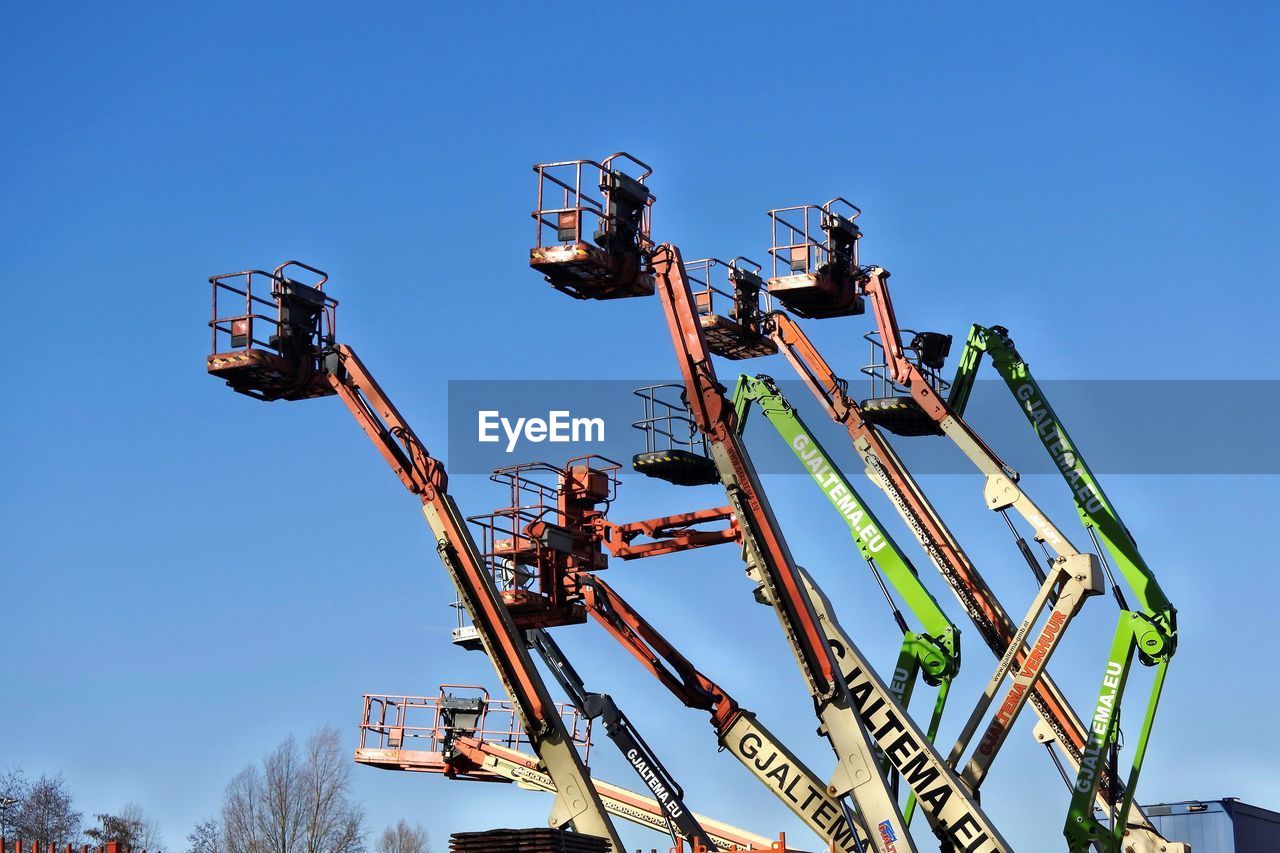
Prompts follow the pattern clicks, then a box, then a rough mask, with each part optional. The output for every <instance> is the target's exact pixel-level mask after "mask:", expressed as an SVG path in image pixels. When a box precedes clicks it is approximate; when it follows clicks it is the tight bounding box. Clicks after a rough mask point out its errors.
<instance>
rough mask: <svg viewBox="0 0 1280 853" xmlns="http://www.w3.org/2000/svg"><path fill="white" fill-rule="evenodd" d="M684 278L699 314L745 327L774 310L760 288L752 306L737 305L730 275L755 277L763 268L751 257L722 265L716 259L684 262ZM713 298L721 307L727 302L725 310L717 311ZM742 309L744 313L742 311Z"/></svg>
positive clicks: (768, 298)
mask: <svg viewBox="0 0 1280 853" xmlns="http://www.w3.org/2000/svg"><path fill="white" fill-rule="evenodd" d="M684 269H685V276H686V277H687V278H688V280H689V289H690V290H691V291H692V292H693V304H694V307H695V308H696V310H697V312H698V314H699V315H702V316H706V315H708V314H720V315H722V316H727V317H729V318H730V319H732V320H735V321H737V322H739V323H743V324H747V323H750V322H751V321H752V320H754V319H756V318H758V317H759V316H760V315H761V314H767V313H769V312H770V311H772V310H773V299H772V298H771V297H770V296H769V291H768V290H766V289H764V288H761V289H760V291H759V295H758V297H757V299H756V304H755V305H754V306H751V305H748V306H740V305H739V304H738V303H739V298H738V290H737V288H736V287H735V286H734V283H733V278H732V276H733V275H734V274H735V271H736V270H745V271H748V272H751V273H754V274H756V275H759V274H760V271H761V270H762V269H763V267H761V266H760V264H758V263H756V262H755V261H753V260H751V259H750V258H745V257H742V256H741V255H739V256H738V257H736V258H734V259H733V260H731V261H729V262H728V263H725V262H724V261H722V260H720V259H719V258H699V259H698V260H696V261H686V262H685V265H684ZM716 297H720V299H721V307H723V305H724V303H725V302H727V303H728V305H729V310H728V311H718V310H716ZM744 307H745V309H746V310H745V311H743V310H742V309H743V308H744Z"/></svg>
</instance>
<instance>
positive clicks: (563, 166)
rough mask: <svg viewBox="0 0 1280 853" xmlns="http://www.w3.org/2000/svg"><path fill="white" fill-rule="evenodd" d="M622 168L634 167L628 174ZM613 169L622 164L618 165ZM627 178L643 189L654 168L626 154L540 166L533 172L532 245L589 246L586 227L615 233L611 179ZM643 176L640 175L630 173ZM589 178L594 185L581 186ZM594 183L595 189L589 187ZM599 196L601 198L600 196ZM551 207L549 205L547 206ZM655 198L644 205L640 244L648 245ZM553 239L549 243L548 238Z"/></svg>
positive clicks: (539, 246) (595, 230)
mask: <svg viewBox="0 0 1280 853" xmlns="http://www.w3.org/2000/svg"><path fill="white" fill-rule="evenodd" d="M622 163H626V164H630V168H629V169H627V170H626V171H624V170H623V169H622V167H621V164H622ZM615 164H619V165H617V166H615ZM615 170H617V171H619V172H621V173H623V174H626V175H627V177H630V178H632V179H633V180H635V181H636V182H637V183H639V184H643V183H644V181H645V179H646V178H648V177H649V176H650V175H652V174H653V169H652V168H650V167H649V166H648V165H647V164H645V163H643V162H641V161H640V160H637V159H636V158H635V157H632V156H631V155H630V154H627V153H626V152H624V151H619V152H618V153H616V154H611V155H610V156H608V157H606V158H604V160H603V161H601V162H596V161H595V160H564V161H561V162H559V163H539V164H538V165H536V166H534V167H533V171H534V172H535V173H536V174H537V175H538V206H537V208H536V209H535V210H534V211H533V213H532V214H531V215H532V216H533V220H534V246H535V248H537V249H541V248H546V247H548V246H559V245H570V244H574V243H583V242H586V241H584V240H583V239H582V233H583V224H584V222H586V223H588V224H593V225H594V228H593V229H592V231H593V232H598V233H601V234H607V233H609V232H610V231H614V230H616V229H617V223H616V222H615V221H614V218H613V216H612V215H611V214H610V205H609V195H610V192H611V190H610V189H609V183H608V180H607V178H608V176H609V175H610V174H611V173H612V172H613V171H615ZM637 170H638V171H639V174H638V175H633V174H629V173H630V172H632V171H637ZM584 172H585V179H586V180H587V181H588V182H590V183H589V184H588V186H586V187H584V186H583V180H584ZM592 183H593V184H594V187H592V186H591V184H592ZM596 193H598V195H597V194H596ZM549 205H551V206H549ZM652 208H653V199H652V197H650V199H649V202H648V203H647V204H645V205H644V212H643V214H642V216H641V221H640V224H639V233H638V235H637V241H638V245H639V246H640V247H641V248H647V247H648V246H649V245H650V240H649V226H650V213H651V211H652ZM548 233H551V234H553V235H554V239H548V238H547V234H548Z"/></svg>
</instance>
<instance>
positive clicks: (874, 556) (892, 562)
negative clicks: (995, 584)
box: [733, 374, 960, 821]
mask: <svg viewBox="0 0 1280 853" xmlns="http://www.w3.org/2000/svg"><path fill="white" fill-rule="evenodd" d="M733 404H734V410H735V412H736V413H737V429H738V433H739V435H741V434H742V433H743V431H744V430H745V429H746V424H747V418H748V415H749V414H750V412H751V408H752V406H753V405H754V406H755V407H756V408H758V409H759V410H760V412H761V413H762V414H763V415H764V417H765V418H766V420H768V421H769V423H770V424H771V425H772V426H773V427H774V429H775V430H777V432H778V435H779V436H781V438H782V440H783V441H784V442H786V444H787V446H788V447H789V448H791V450H792V451H793V452H794V453H795V455H796V458H797V459H798V460H799V461H800V463H801V464H802V465H803V466H804V467H805V469H806V470H807V471H808V472H809V474H810V476H811V477H812V478H813V481H814V482H815V483H817V484H818V487H819V488H821V489H822V492H823V494H825V495H826V496H827V499H828V500H829V501H830V502H831V505H832V506H833V507H834V508H835V510H836V512H838V513H839V514H840V517H841V518H843V519H844V521H845V523H846V524H847V525H848V526H849V532H850V533H851V534H852V535H853V541H854V544H855V545H856V546H857V548H858V552H859V553H860V554H861V555H862V557H863V559H865V560H866V561H867V564H868V565H869V566H870V567H871V571H872V574H873V575H874V576H875V577H876V581H877V583H878V584H879V586H880V588H881V591H882V592H883V593H884V595H885V598H886V599H887V600H888V602H889V605H890V608H891V609H892V611H893V617H894V620H895V621H896V622H897V625H898V627H899V629H900V630H901V631H902V635H903V641H902V650H901V651H900V653H899V656H898V664H897V666H896V668H895V669H894V675H893V679H892V681H891V682H890V685H889V689H890V691H891V692H892V693H893V695H894V697H895V698H896V699H897V700H898V704H900V705H901V706H902V707H903V708H906V707H908V705H909V703H910V701H911V694H912V691H913V688H914V686H915V682H916V679H917V678H923V679H924V681H925V682H926V683H927V684H930V685H933V686H936V687H938V695H937V699H936V701H935V703H934V710H933V714H932V716H931V718H930V720H929V728H928V732H927V736H928V738H929V740H930V741H931V742H932V741H933V740H934V738H935V737H936V736H937V732H938V726H939V724H940V723H941V722H942V712H943V710H944V708H945V707H946V701H947V694H948V693H949V691H950V687H951V682H952V680H953V679H954V678H955V676H956V674H957V673H958V672H959V670H960V635H959V631H958V630H957V629H956V627H955V625H954V624H953V623H952V622H951V620H950V619H949V618H947V615H946V614H945V613H943V612H942V608H941V607H940V606H939V605H938V602H937V600H936V599H934V597H933V595H932V594H930V592H929V591H928V590H927V589H925V587H924V585H923V584H922V583H921V582H920V577H919V574H918V573H917V572H916V569H915V567H914V566H913V565H911V563H910V561H909V560H908V559H907V557H906V555H905V554H903V552H902V549H900V548H899V547H898V544H897V543H896V542H894V541H893V538H892V537H891V536H890V535H889V534H888V533H887V532H886V531H885V529H884V525H882V524H881V523H880V521H879V520H878V519H877V518H876V517H875V514H874V513H873V512H872V511H871V508H870V507H869V506H868V505H867V503H866V501H864V500H863V499H862V497H861V496H860V495H859V494H858V492H857V490H856V489H855V488H854V487H853V484H852V483H850V482H849V479H848V478H847V477H845V475H844V473H843V472H842V471H841V470H840V468H839V467H838V466H837V465H836V463H835V461H834V460H833V459H832V458H831V456H830V455H829V454H828V453H827V452H826V450H825V449H824V448H823V446H822V444H821V442H819V441H818V439H817V437H816V436H814V434H813V433H812V432H811V431H810V430H809V428H808V427H807V426H806V425H805V423H804V420H803V419H802V418H801V417H800V413H799V412H798V411H797V410H796V408H795V407H794V406H793V405H791V403H790V402H788V400H787V399H786V397H784V396H783V394H782V391H781V389H779V388H778V386H777V383H775V382H774V381H773V379H772V378H770V377H768V376H763V375H761V376H747V375H745V374H743V375H741V376H739V377H738V384H737V388H736V389H735V390H734V395H733ZM880 575H883V580H882V579H881V578H880ZM886 580H887V581H888V583H889V584H891V585H892V586H893V588H894V589H895V590H896V591H897V592H898V594H899V595H900V596H901V597H902V599H903V601H905V602H906V604H907V607H908V608H909V609H910V610H911V612H912V614H913V615H914V616H915V617H916V619H918V620H919V621H920V623H922V626H923V631H921V632H917V631H912V630H910V628H909V627H908V625H907V621H906V619H905V617H904V616H903V615H902V613H901V611H900V610H899V609H898V606H897V604H896V603H895V602H894V600H893V598H892V596H891V595H890V594H889V591H888V589H887V588H886V587H885V581H886ZM914 805H915V800H914V796H913V799H912V801H911V803H910V804H909V805H908V812H907V814H906V818H907V820H908V821H910V819H911V814H910V812H911V810H912V809H913V807H914Z"/></svg>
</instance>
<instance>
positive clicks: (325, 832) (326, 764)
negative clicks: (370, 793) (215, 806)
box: [221, 727, 365, 853]
mask: <svg viewBox="0 0 1280 853" xmlns="http://www.w3.org/2000/svg"><path fill="white" fill-rule="evenodd" d="M221 831H222V836H223V838H222V840H223V843H224V845H225V849H226V850H227V853H361V851H363V850H364V837H365V829H364V810H363V809H362V808H361V807H360V806H359V804H357V803H355V802H353V801H352V799H351V767H350V765H349V763H348V762H347V761H346V760H345V756H344V755H343V750H342V745H341V740H340V737H339V734H338V731H337V730H336V729H334V728H332V727H325V728H323V729H321V730H320V731H318V732H316V733H315V734H313V735H312V736H311V737H310V738H308V739H307V743H306V746H305V747H304V748H303V749H299V747H298V744H297V742H296V741H295V740H294V739H293V738H292V737H290V738H288V739H287V740H285V741H284V742H283V743H282V744H280V745H279V746H278V747H276V748H275V749H274V750H272V751H271V753H270V754H269V755H267V757H266V758H264V759H263V761H262V768H261V770H259V769H258V768H257V767H256V766H253V765H250V766H249V767H246V768H245V769H244V770H243V771H241V772H240V774H239V775H237V776H236V777H235V778H234V779H232V780H231V783H230V784H229V785H227V791H226V796H225V798H224V801H223V806H222V827H221Z"/></svg>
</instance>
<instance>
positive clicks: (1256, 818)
mask: <svg viewBox="0 0 1280 853" xmlns="http://www.w3.org/2000/svg"><path fill="white" fill-rule="evenodd" d="M1225 805H1226V807H1227V811H1229V812H1231V813H1232V814H1233V815H1234V816H1235V826H1236V849H1235V851H1234V853H1277V851H1280V814H1276V813H1275V812H1273V811H1269V810H1267V809H1260V808H1257V807H1256V806H1251V805H1249V804H1248V803H1241V802H1238V801H1230V800H1228V801H1227V802H1226V803H1225ZM1191 853H1197V851H1196V849H1195V848H1194V847H1193V848H1191Z"/></svg>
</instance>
